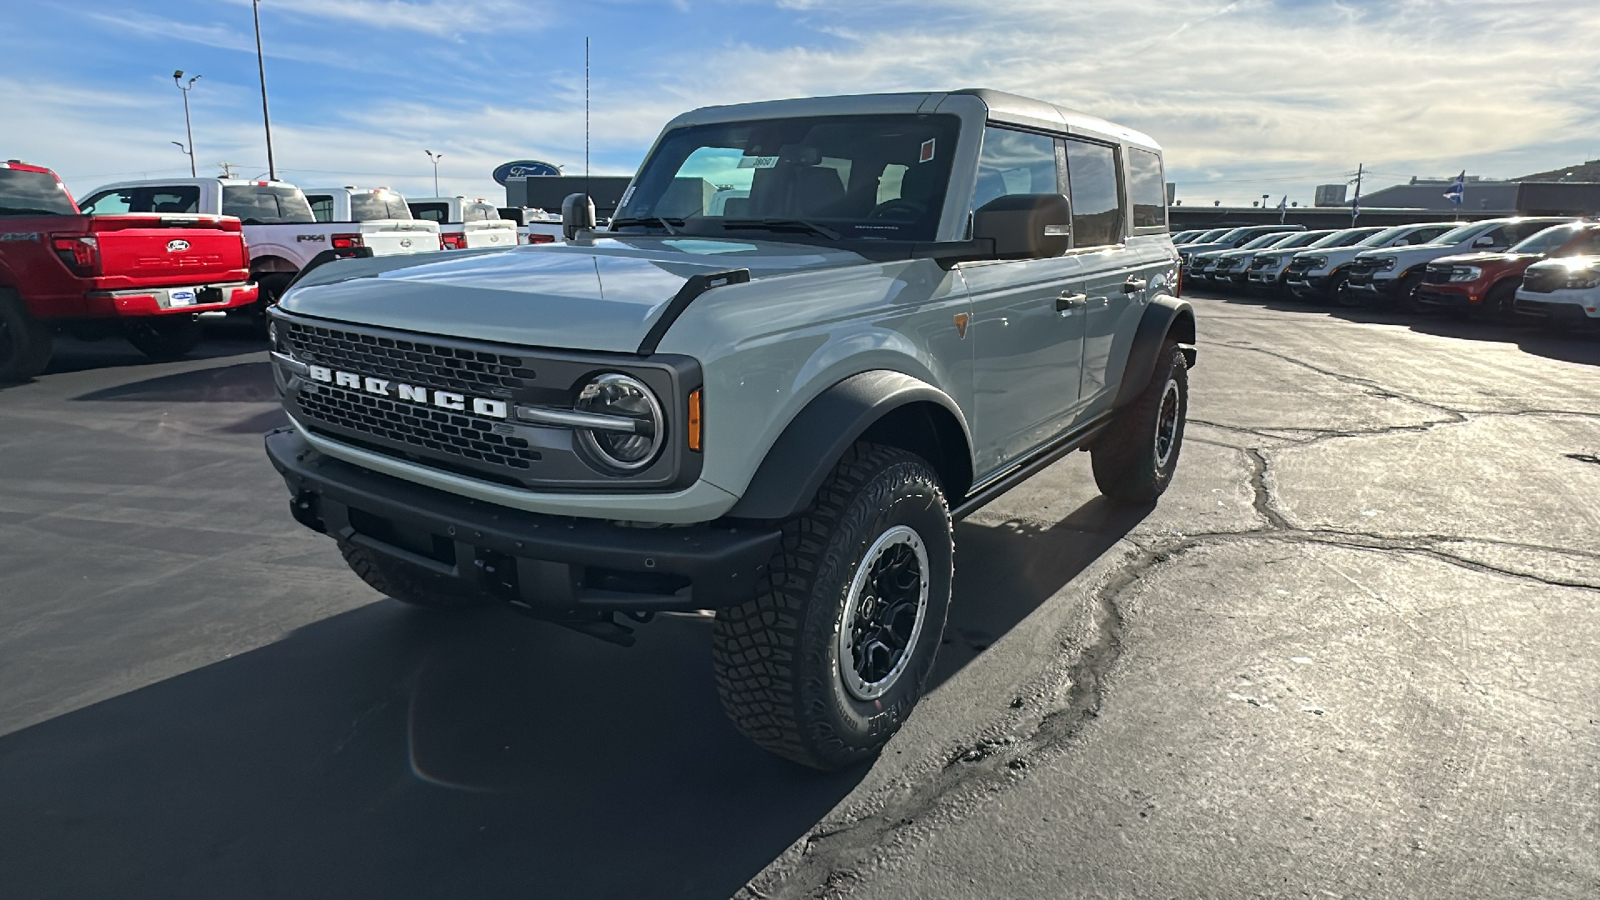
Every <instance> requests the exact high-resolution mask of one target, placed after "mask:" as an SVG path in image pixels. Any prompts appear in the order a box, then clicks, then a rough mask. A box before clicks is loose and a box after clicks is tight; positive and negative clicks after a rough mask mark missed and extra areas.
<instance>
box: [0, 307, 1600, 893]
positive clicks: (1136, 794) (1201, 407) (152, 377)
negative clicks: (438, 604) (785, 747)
mask: <svg viewBox="0 0 1600 900" xmlns="http://www.w3.org/2000/svg"><path fill="white" fill-rule="evenodd" d="M1192 299H1194V301H1195V303H1196V306H1197V311H1198V312H1199V314H1200V321H1201V325H1200V332H1201V338H1200V345H1201V346H1200V364H1199V366H1198V367H1197V368H1196V370H1195V371H1194V373H1193V405H1192V409H1191V412H1190V415H1191V421H1190V426H1189V430H1188V434H1187V443H1186V445H1185V448H1184V451H1183V462H1182V464H1181V466H1180V469H1179V473H1178V476H1177V479H1176V481H1175V483H1174V486H1173V488H1172V490H1171V491H1170V492H1169V493H1168V494H1167V495H1166V497H1164V498H1163V500H1162V501H1161V503H1160V504H1159V505H1158V506H1156V507H1155V508H1153V509H1140V510H1126V509H1117V508H1113V507H1111V506H1109V505H1108V504H1106V503H1105V502H1104V501H1102V500H1100V499H1099V498H1097V496H1096V494H1095V491H1094V488H1093V482H1092V480H1091V479H1090V477H1089V469H1088V464H1087V458H1086V457H1085V456H1084V455H1083V454H1076V455H1075V456H1074V457H1071V458H1069V459H1067V460H1064V461H1063V462H1062V463H1060V464H1058V465H1056V466H1055V467H1054V468H1052V469H1050V470H1049V471H1047V472H1046V473H1044V474H1043V475H1041V476H1040V477H1038V478H1036V479H1034V480H1033V481H1032V482H1029V483H1028V484H1026V485H1024V486H1023V487H1021V488H1019V489H1017V490H1015V491H1013V492H1012V493H1010V494H1009V495H1007V496H1006V497H1004V498H1002V499H1001V500H1000V501H998V502H997V503H995V504H994V505H992V506H991V507H989V508H987V509H985V510H984V511H982V512H981V513H979V514H978V515H976V516H974V517H973V518H971V519H969V520H968V521H966V522H965V523H963V524H962V525H960V526H959V527H958V530H957V546H958V548H959V549H958V557H957V583H956V597H955V605H954V612H953V614H952V615H953V618H952V622H951V626H950V629H949V631H948V633H947V637H946V644H945V647H944V648H943V650H942V652H941V659H940V663H939V666H938V669H937V671H936V673H935V682H936V686H935V687H934V688H933V689H932V692H931V694H930V695H929V696H928V698H927V699H926V700H925V701H924V703H923V705H922V707H920V708H919V709H918V711H917V713H916V714H915V715H914V716H913V717H912V719H911V722H910V723H909V725H908V726H907V728H906V729H905V730H904V731H903V732H902V733H901V734H900V735H899V736H898V737H897V738H896V739H895V740H894V741H893V742H892V743H891V744H890V746H889V748H888V750H887V751H886V752H885V754H884V757H883V759H882V760H880V761H879V763H878V764H876V765H875V766H873V767H871V768H870V769H865V770H858V771H853V772H846V773H842V774H837V775H820V774H817V773H813V772H810V771H806V770H801V769H797V768H795V767H793V766H791V765H790V764H788V763H785V762H783V761H781V760H778V759H776V758H772V757H769V756H767V755H766V754H764V753H763V752H761V751H759V750H756V749H754V748H753V747H751V746H750V745H748V744H746V743H745V742H744V740H743V739H742V738H740V737H739V736H738V735H737V734H736V733H735V732H734V730H733V728H732V727H731V726H730V725H728V724H727V722H726V721H725V720H724V718H723V716H722V713H721V710H720V708H719V707H718V704H717V700H716V696H715V690H714V687H713V684H712V678H711V671H710V652H709V646H708V640H707V637H708V636H707V634H706V632H707V626H706V624H705V623H704V622H703V621H701V620H698V619H694V618H686V617H672V618H663V619H659V620H657V621H656V622H654V623H652V624H650V625H648V626H645V627H644V628H643V629H642V630H641V632H640V637H641V640H640V642H639V644H638V645H637V646H636V647H634V648H631V649H621V648H617V647H613V646H610V645H607V644H603V643H600V642H598V641H594V640H592V639H589V638H585V637H582V636H579V635H577V634H575V633H571V632H568V631H565V630H563V629H560V628H558V627H554V626H551V625H547V624H544V623H538V622H533V621H529V620H526V619H522V618H519V617H517V616H516V615H514V614H513V613H511V612H509V611H505V610H483V611H477V612H473V613H471V614H469V615H466V616H461V617H449V616H440V615H436V614H427V613H421V612H416V611H413V610H409V609H405V608H402V607H400V606H399V604H396V603H393V602H390V601H384V600H381V599H380V598H378V597H377V596H376V595H375V594H373V593H372V592H371V591H370V590H369V589H368V588H366V587H365V585H363V584H362V583H361V582H360V581H358V580H357V579H356V577H355V576H354V575H351V574H350V573H349V572H348V571H347V570H346V569H345V567H344V565H343V563H342V562H341V561H340V560H339V558H338V554H337V552H336V551H335V550H334V548H333V545H332V544H331V542H328V541H326V540H324V539H322V538H320V537H319V536H316V535H313V534H311V533H309V532H306V531H304V530H303V529H301V528H299V526H296V525H294V524H293V523H292V522H291V520H290V519H289V517H288V514H287V510H286V502H285V501H286V494H285V493H284V491H283V488H282V484H281V482H280V481H279V480H278V478H277V476H276V474H275V473H274V472H273V471H272V470H271V468H270V467H269V466H268V465H267V463H266V461H265V458H264V456H263V454H262V452H261V446H260V437H259V435H260V433H261V432H263V431H265V430H266V429H268V428H271V427H273V426H275V425H276V424H279V423H281V422H282V421H283V420H282V414H281V413H280V412H278V411H277V409H276V404H275V402H274V396H273V389H272V382H271V375H270V372H269V371H268V368H267V363H266V361H265V353H264V351H263V348H262V346H261V344H260V343H259V342H258V341H256V340H255V339H253V338H252V337H251V336H249V335H248V334H243V333H229V332H222V333H219V334H217V335H215V336H214V337H213V339H211V340H209V341H208V342H207V344H206V345H205V346H204V347H203V348H202V351H201V352H200V354H198V355H197V358H195V359H191V360H188V361H184V362H180V363H166V364H152V363H148V362H146V361H145V360H144V359H143V358H142V357H140V356H138V354H137V353H136V352H135V351H133V350H132V349H131V348H128V347H125V346H123V345H122V344H120V343H118V342H111V341H107V342H104V343H96V344H80V343H72V342H66V343H64V345H63V347H62V349H61V350H60V352H59V353H58V355H57V358H56V361H55V362H54V363H53V364H52V367H51V369H50V370H49V371H48V372H47V373H46V374H45V375H43V376H41V377H40V378H39V379H37V380H36V381H34V382H32V383H29V384H25V385H19V386H15V387H10V388H6V389H3V390H0V578H3V580H0V798H3V802H0V885H4V886H5V887H4V888H3V889H0V894H4V895H5V896H8V897H18V898H35V897H73V898H77V897H97V896H115V897H119V898H134V897H161V898H172V897H188V896H232V897H295V898H304V897H323V896H329V897H333V896H342V897H351V896H358V897H359V896H373V897H379V896H381V897H388V898H410V897H415V898H424V897H426V898H439V897H472V898H485V897H510V896H548V897H619V898H621V897H628V898H638V897H722V896H728V895H730V894H734V893H736V892H742V893H743V894H744V896H748V897H809V896H827V897H832V896H850V895H855V896H863V897H902V896H903V897H908V898H909V897H918V898H930V897H1044V896H1049V897H1062V896H1084V897H1100V896H1104V897H1146V896H1148V897H1168V896H1183V897H1202V896H1205V897H1211V896H1214V897H1244V896H1271V897H1278V896H1290V897H1297V896H1312V897H1320V896H1341V897H1348V896H1359V897H1395V898H1402V897H1403V898H1418V897H1467V896H1471V897H1506V898H1511V897H1516V898H1525V897H1542V898H1554V897H1593V896H1596V895H1600V662H1597V661H1600V339H1596V338H1593V337H1590V338H1581V337H1573V338H1563V337H1554V336H1548V335H1545V334H1543V333H1541V332H1538V331H1536V330H1532V329H1509V330H1508V329H1505V328H1501V327H1498V326H1493V325H1487V324H1477V323H1469V322H1458V321H1454V320H1449V319H1444V318H1438V317H1426V318H1414V317H1405V316H1400V315H1391V314H1386V313H1376V312H1347V311H1342V310H1341V311H1338V312H1337V313H1335V312H1333V311H1330V310H1327V309H1312V308H1308V307H1303V306H1295V305H1293V304H1287V303H1261V302H1256V301H1239V300H1223V299H1218V298H1208V297H1204V296H1201V297H1196V298H1192ZM747 882H749V884H748V885H747Z"/></svg>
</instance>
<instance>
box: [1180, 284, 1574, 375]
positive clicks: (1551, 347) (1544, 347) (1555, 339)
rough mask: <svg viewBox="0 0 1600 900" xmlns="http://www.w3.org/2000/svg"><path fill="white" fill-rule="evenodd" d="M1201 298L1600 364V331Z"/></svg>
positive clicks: (1237, 297)
mask: <svg viewBox="0 0 1600 900" xmlns="http://www.w3.org/2000/svg"><path fill="white" fill-rule="evenodd" d="M1194 293H1195V295H1196V296H1200V297H1204V298H1205V299H1207V300H1219V301H1222V302H1224V303H1229V304H1234V305H1240V306H1259V307H1264V308H1267V309H1278V310H1283V311H1285V312H1302V313H1306V312H1309V313H1321V314H1323V315H1327V316H1331V317H1333V318H1337V319H1344V320H1345V321H1348V322H1360V323H1363V324H1373V323H1376V324H1386V325H1405V326H1406V327H1408V328H1410V329H1411V330H1412V331H1415V332H1417V333H1418V334H1430V335H1436V336H1439V337H1451V338H1458V339H1460V340H1467V341H1483V342H1488V343H1497V344H1514V345H1516V347H1517V348H1518V349H1519V350H1522V351H1523V352H1524V353H1530V354H1533V355H1535V356H1543V357H1545V358H1547V359H1554V360H1559V361H1562V362H1572V363H1580V364H1583V365H1590V366H1600V329H1595V330H1591V331H1588V332H1581V331H1573V332H1561V331H1551V330H1548V329H1545V328H1543V327H1541V326H1540V325H1539V324H1537V323H1523V322H1497V321H1492V320H1489V319H1470V318H1467V317H1465V316H1456V315H1450V314H1447V313H1443V312H1438V311H1435V310H1420V311H1417V312H1406V311H1402V310H1397V309H1382V308H1372V307H1359V306H1358V307H1345V306H1339V305H1337V304H1332V303H1311V302H1306V301H1301V300H1294V299H1290V298H1284V297H1257V296H1251V295H1244V294H1222V293H1217V292H1213V291H1196V292H1194Z"/></svg>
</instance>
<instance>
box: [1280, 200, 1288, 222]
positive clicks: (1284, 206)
mask: <svg viewBox="0 0 1600 900" xmlns="http://www.w3.org/2000/svg"><path fill="white" fill-rule="evenodd" d="M1287 221H1289V195H1288V194H1284V195H1283V199H1282V200H1279V201H1278V224H1279V225H1282V224H1283V223H1285V222H1287Z"/></svg>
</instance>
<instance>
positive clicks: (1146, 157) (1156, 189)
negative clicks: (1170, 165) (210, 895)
mask: <svg viewBox="0 0 1600 900" xmlns="http://www.w3.org/2000/svg"><path fill="white" fill-rule="evenodd" d="M1128 193H1129V195H1130V196H1129V198H1128V199H1129V200H1130V201H1131V202H1132V203H1133V227H1135V228H1165V227H1167V183H1166V181H1165V180H1163V179H1162V177H1161V157H1160V156H1158V155H1156V154H1154V153H1151V152H1150V151H1149V150H1140V149H1138V148H1135V147H1129V148H1128Z"/></svg>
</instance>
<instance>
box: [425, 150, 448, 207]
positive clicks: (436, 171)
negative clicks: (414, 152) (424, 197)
mask: <svg viewBox="0 0 1600 900" xmlns="http://www.w3.org/2000/svg"><path fill="white" fill-rule="evenodd" d="M422 152H423V153H426V154H428V159H430V160H432V161H433V195H434V196H435V197H438V196H440V194H439V160H441V159H444V154H443V153H435V152H433V151H432V150H424V151H422Z"/></svg>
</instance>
